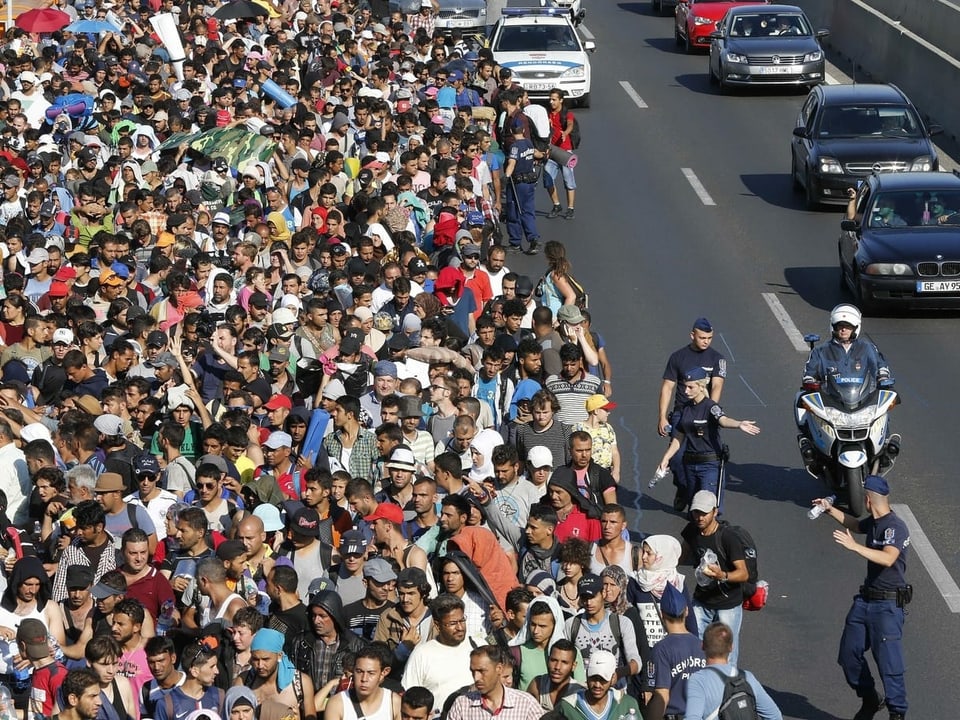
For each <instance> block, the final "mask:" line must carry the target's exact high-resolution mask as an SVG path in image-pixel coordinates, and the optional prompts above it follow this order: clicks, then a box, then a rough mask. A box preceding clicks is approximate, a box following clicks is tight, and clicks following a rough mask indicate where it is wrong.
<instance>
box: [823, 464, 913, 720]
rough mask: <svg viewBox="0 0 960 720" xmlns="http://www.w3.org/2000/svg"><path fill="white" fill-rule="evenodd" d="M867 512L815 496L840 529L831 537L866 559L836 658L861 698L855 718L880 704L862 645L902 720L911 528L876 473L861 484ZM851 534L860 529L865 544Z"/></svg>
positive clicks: (864, 719) (896, 718) (894, 719)
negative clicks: (862, 514) (870, 654)
mask: <svg viewBox="0 0 960 720" xmlns="http://www.w3.org/2000/svg"><path fill="white" fill-rule="evenodd" d="M863 487H864V490H865V491H866V492H865V495H866V506H867V510H868V511H869V513H870V514H869V515H868V516H867V517H866V518H864V519H863V520H858V519H857V518H855V517H853V516H852V515H847V514H845V513H843V512H841V511H840V510H837V509H836V508H835V507H834V506H833V505H832V504H831V503H830V502H829V501H826V500H823V499H820V498H818V499H816V500H814V501H813V504H814V505H818V506H819V507H821V508H823V510H824V513H825V514H829V515H830V516H831V517H832V518H833V519H834V520H836V521H837V522H838V523H840V524H841V525H843V527H844V529H843V530H834V531H833V539H834V540H836V541H837V543H839V544H840V545H842V546H843V547H845V548H846V549H847V550H851V551H853V552H855V553H857V554H858V555H862V556H863V557H865V558H866V559H867V578H866V580H864V583H863V585H862V586H861V587H860V592H859V593H857V595H856V597H855V598H854V599H853V607H851V608H850V612H848V613H847V619H846V622H845V623H844V626H843V637H842V638H841V639H840V654H839V657H838V659H837V662H839V663H840V666H841V667H842V668H843V674H844V676H845V677H846V680H847V684H848V685H849V686H850V687H852V688H853V689H854V690H856V692H857V696H859V697H860V698H861V700H862V703H863V704H862V705H861V706H860V710H859V711H858V712H857V714H856V715H855V716H854V720H870V718H872V717H873V716H874V715H875V714H876V712H877V711H878V710H879V709H880V708H881V706H882V705H883V704H884V701H883V700H881V699H880V696H879V695H878V694H877V691H876V688H875V686H874V680H873V676H872V675H871V673H870V668H869V666H868V665H867V662H866V660H865V658H864V656H863V655H864V653H865V652H866V650H867V648H870V649H871V650H872V651H873V658H874V660H875V661H876V663H877V669H878V670H879V671H880V679H881V680H882V682H883V689H884V693H885V694H886V701H885V702H886V705H887V709H888V710H889V711H890V720H901V719H902V718H903V717H904V715H905V714H906V712H907V690H906V685H905V684H904V679H903V675H904V660H903V645H902V640H901V638H902V637H903V618H904V606H906V605H907V603H909V602H910V599H911V597H912V595H913V588H912V587H911V586H910V585H908V584H907V581H906V577H905V572H906V569H907V549H908V547H909V545H910V530H909V529H908V528H907V525H906V523H905V522H904V521H903V520H901V519H900V518H898V517H897V516H896V514H895V513H894V512H893V511H892V510H891V509H890V502H889V500H888V496H889V494H890V487H889V486H888V485H887V481H886V480H884V479H883V478H882V477H880V476H879V475H869V476H867V479H866V481H864V484H863ZM851 532H858V533H864V534H865V535H866V542H865V544H863V545H861V544H860V543H858V542H857V541H856V540H855V539H854V537H853V535H852V534H851Z"/></svg>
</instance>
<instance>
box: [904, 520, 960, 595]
mask: <svg viewBox="0 0 960 720" xmlns="http://www.w3.org/2000/svg"><path fill="white" fill-rule="evenodd" d="M890 508H891V509H892V510H893V511H894V512H895V513H896V514H897V516H898V517H899V518H900V519H901V520H903V521H904V522H905V523H906V524H907V527H908V528H910V549H911V550H913V551H914V552H915V553H916V554H917V555H919V556H920V562H922V563H923V566H924V567H925V568H926V569H927V573H928V574H929V575H930V579H931V580H933V584H934V585H936V586H937V590H938V591H939V593H940V594H941V595H942V596H943V599H944V601H945V602H946V603H947V607H948V608H950V612H952V613H960V587H957V583H956V582H955V581H954V579H953V577H951V575H950V572H949V571H948V570H947V566H946V565H944V564H943V561H942V560H941V559H940V556H939V555H937V551H936V550H934V549H933V543H931V542H930V539H929V538H928V537H927V534H926V533H925V532H924V531H923V528H921V527H920V523H919V522H918V521H917V518H916V516H915V515H914V514H913V511H912V510H910V507H909V506H908V505H899V504H891V505H890Z"/></svg>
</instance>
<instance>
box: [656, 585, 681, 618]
mask: <svg viewBox="0 0 960 720" xmlns="http://www.w3.org/2000/svg"><path fill="white" fill-rule="evenodd" d="M686 607H687V598H686V597H685V596H684V594H683V593H682V592H680V591H679V590H677V589H676V588H675V587H674V586H673V585H671V584H670V583H667V585H666V587H665V588H664V589H663V595H662V596H661V598H660V612H662V613H663V614H664V615H669V616H670V617H675V618H678V617H681V616H682V615H683V610H684V608H686Z"/></svg>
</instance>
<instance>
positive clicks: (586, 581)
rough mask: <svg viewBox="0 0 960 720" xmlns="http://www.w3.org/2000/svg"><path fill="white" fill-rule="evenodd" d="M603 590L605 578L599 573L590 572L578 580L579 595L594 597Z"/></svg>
mask: <svg viewBox="0 0 960 720" xmlns="http://www.w3.org/2000/svg"><path fill="white" fill-rule="evenodd" d="M602 591H603V580H601V579H600V576H599V575H594V574H593V573H589V574H587V575H584V576H583V577H581V578H580V580H578V581H577V596H578V597H593V596H594V595H597V594H599V593H600V592H602Z"/></svg>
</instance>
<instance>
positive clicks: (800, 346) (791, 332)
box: [762, 293, 810, 353]
mask: <svg viewBox="0 0 960 720" xmlns="http://www.w3.org/2000/svg"><path fill="white" fill-rule="evenodd" d="M762 295H763V299H764V301H765V302H766V303H767V305H768V306H769V308H770V312H772V313H773V317H775V318H776V319H777V322H778V323H780V327H782V328H783V331H784V332H785V333H786V334H787V340H789V341H790V343H791V344H792V345H793V347H794V349H795V350H796V351H797V352H802V353H805V352H809V350H810V348H809V346H808V345H807V343H805V342H804V341H803V333H801V332H800V331H799V330H797V326H796V324H794V322H793V318H791V317H790V313H788V312H787V309H786V308H785V307H784V306H783V303H781V302H780V298H778V297H777V296H776V294H775V293H762Z"/></svg>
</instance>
